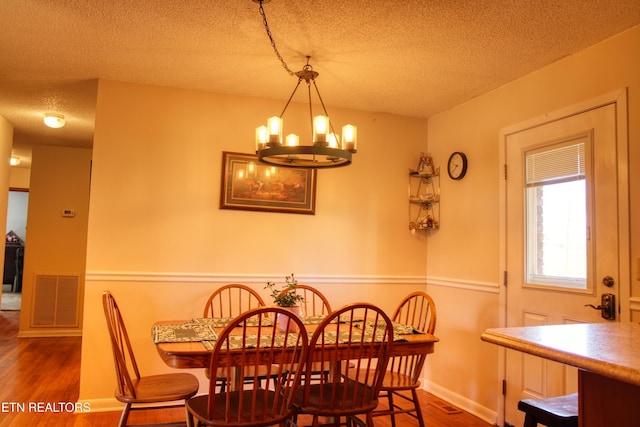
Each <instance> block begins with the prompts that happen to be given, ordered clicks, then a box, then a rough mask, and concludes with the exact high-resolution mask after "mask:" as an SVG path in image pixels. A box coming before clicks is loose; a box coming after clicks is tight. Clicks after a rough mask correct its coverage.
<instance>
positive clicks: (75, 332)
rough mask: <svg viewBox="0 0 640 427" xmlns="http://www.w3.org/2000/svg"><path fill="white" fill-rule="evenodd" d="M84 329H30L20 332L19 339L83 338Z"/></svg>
mask: <svg viewBox="0 0 640 427" xmlns="http://www.w3.org/2000/svg"><path fill="white" fill-rule="evenodd" d="M81 336H82V329H42V330H36V329H29V330H25V331H19V332H18V338H50V337H81Z"/></svg>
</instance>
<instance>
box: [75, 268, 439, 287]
mask: <svg viewBox="0 0 640 427" xmlns="http://www.w3.org/2000/svg"><path fill="white" fill-rule="evenodd" d="M283 279H284V275H282V274H279V275H274V274H249V275H246V274H245V275H239V274H213V273H172V272H136V271H88V272H87V273H86V276H85V280H86V281H94V282H181V283H236V282H238V283H245V284H250V283H259V284H264V283H265V282H266V281H272V282H275V281H282V280H283ZM296 280H298V282H300V283H305V284H308V285H315V284H339V285H349V284H356V285H357V284H367V285H378V284H379V285H386V284H409V285H411V284H418V285H426V284H427V278H426V276H400V275H397V276H396V275H350V276H337V275H305V274H298V273H296Z"/></svg>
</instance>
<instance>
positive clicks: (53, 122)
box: [44, 113, 65, 129]
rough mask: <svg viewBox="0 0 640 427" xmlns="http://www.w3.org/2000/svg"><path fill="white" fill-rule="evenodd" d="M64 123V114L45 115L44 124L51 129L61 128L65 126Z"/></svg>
mask: <svg viewBox="0 0 640 427" xmlns="http://www.w3.org/2000/svg"><path fill="white" fill-rule="evenodd" d="M64 123H65V121H64V116H63V115H62V114H55V113H45V115H44V124H45V125H47V126H49V127H50V128H54V129H57V128H61V127H62V126H64Z"/></svg>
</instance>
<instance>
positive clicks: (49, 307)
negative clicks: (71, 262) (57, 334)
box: [31, 275, 79, 327]
mask: <svg viewBox="0 0 640 427" xmlns="http://www.w3.org/2000/svg"><path fill="white" fill-rule="evenodd" d="M34 292H35V295H34V303H33V315H32V325H31V326H33V327H78V326H79V325H78V323H79V320H78V318H79V316H78V306H79V304H78V296H79V295H78V293H79V277H78V276H58V275H36V281H35V291H34Z"/></svg>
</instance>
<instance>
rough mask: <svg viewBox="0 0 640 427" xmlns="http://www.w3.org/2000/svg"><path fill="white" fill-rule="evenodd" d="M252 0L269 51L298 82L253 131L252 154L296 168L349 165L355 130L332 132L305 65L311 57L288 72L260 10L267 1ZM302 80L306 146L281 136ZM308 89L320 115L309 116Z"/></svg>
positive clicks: (310, 71) (315, 74)
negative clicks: (276, 110) (307, 123)
mask: <svg viewBox="0 0 640 427" xmlns="http://www.w3.org/2000/svg"><path fill="white" fill-rule="evenodd" d="M252 1H253V2H255V3H259V4H260V15H262V18H263V22H264V27H265V30H266V32H267V35H268V36H269V40H270V41H271V46H273V50H274V52H275V54H276V56H277V57H278V59H279V60H280V62H281V63H282V66H283V67H284V69H285V70H287V72H288V73H289V75H291V76H296V77H298V83H297V84H296V86H295V88H294V89H293V92H292V93H291V96H290V97H289V100H288V101H287V103H286V105H285V106H284V109H283V110H282V113H280V116H274V117H271V118H269V119H268V120H267V125H266V126H260V127H258V128H257V129H256V154H257V155H258V159H259V160H260V161H261V162H264V163H269V164H272V165H277V166H291V167H298V168H332V167H340V166H347V165H349V164H351V155H352V153H356V152H357V128H356V127H355V126H353V125H345V126H343V127H342V135H341V136H338V135H337V134H336V133H335V132H334V130H333V124H332V123H331V122H330V120H329V114H328V113H327V108H326V107H325V105H324V101H323V100H322V97H321V96H320V91H319V90H318V86H317V85H316V78H317V77H318V75H319V74H318V72H316V71H314V70H313V67H312V66H311V65H310V64H309V60H310V59H311V58H310V57H309V56H307V64H306V65H305V66H304V67H303V68H302V70H301V71H298V72H295V73H294V72H293V71H291V70H290V69H289V67H288V66H287V64H286V62H285V61H284V59H282V56H281V55H280V52H278V49H277V48H276V43H275V41H274V40H273V37H272V36H271V30H270V29H269V24H268V23H267V17H266V15H265V12H264V9H263V7H262V4H263V3H268V1H269V0H252ZM303 81H304V82H305V83H306V85H307V94H308V101H309V117H310V124H311V137H312V139H311V143H310V144H309V145H300V137H299V136H298V135H295V134H289V135H287V136H286V138H285V139H284V140H283V137H282V134H283V121H282V116H283V115H284V113H285V111H287V107H288V106H289V103H290V102H291V100H292V99H293V96H294V95H295V93H296V91H297V90H298V87H300V83H302V82H303ZM311 86H313V89H315V93H316V94H317V96H318V100H319V102H320V105H321V106H322V112H323V113H324V114H320V115H317V116H314V115H313V107H312V105H313V104H312V100H311V93H312V89H311Z"/></svg>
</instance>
